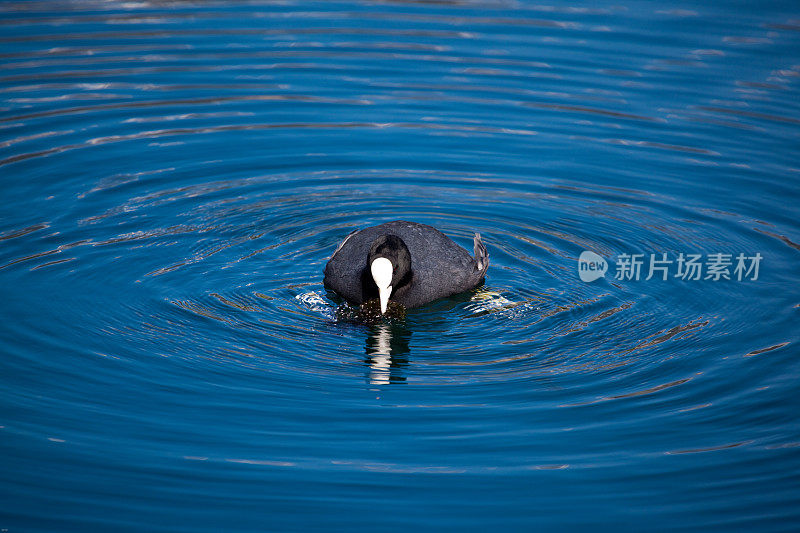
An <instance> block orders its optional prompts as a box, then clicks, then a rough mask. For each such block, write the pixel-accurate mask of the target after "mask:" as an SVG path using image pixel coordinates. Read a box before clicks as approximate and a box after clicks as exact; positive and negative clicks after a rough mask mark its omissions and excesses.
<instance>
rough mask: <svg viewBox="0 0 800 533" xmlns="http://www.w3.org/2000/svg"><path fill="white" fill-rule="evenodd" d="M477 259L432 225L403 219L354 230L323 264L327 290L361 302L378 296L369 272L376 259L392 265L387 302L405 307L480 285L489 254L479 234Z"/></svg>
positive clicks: (477, 235)
mask: <svg viewBox="0 0 800 533" xmlns="http://www.w3.org/2000/svg"><path fill="white" fill-rule="evenodd" d="M474 248H475V257H474V258H473V257H472V256H471V255H470V254H469V252H467V250H465V249H464V248H462V247H461V246H459V245H457V244H456V243H455V242H453V241H452V240H451V239H450V238H449V237H447V236H446V235H445V234H444V233H442V232H440V231H439V230H437V229H436V228H434V227H432V226H428V225H426V224H418V223H416V222H406V221H402V220H398V221H394V222H386V223H385V224H380V225H378V226H372V227H369V228H366V229H363V230H357V231H354V232H352V233H351V234H350V235H348V236H347V238H345V240H344V241H343V242H342V243H341V244H340V245H339V247H338V248H337V249H336V251H335V252H334V253H333V255H332V256H331V258H330V260H329V261H328V264H327V265H325V280H324V284H325V287H326V288H328V289H331V290H333V291H335V292H336V293H337V294H339V295H340V296H341V297H343V298H344V299H345V300H347V301H349V302H351V303H354V304H362V303H364V302H366V301H369V300H371V299H374V298H377V297H378V289H377V287H376V285H375V282H374V281H373V279H372V276H371V274H370V264H371V263H372V261H373V260H374V259H375V258H376V257H385V258H387V259H389V260H390V261H391V263H392V266H393V272H392V293H391V295H390V297H389V300H390V301H394V302H397V303H399V304H401V305H403V306H405V307H406V308H409V309H410V308H413V307H419V306H422V305H425V304H427V303H429V302H432V301H434V300H438V299H439V298H444V297H446V296H451V295H454V294H458V293H461V292H464V291H467V290H469V289H472V288H474V287H477V286H478V285H480V284H481V283H482V282H483V280H484V277H485V275H486V270H487V269H488V268H489V254H488V252H487V251H486V247H485V246H484V245H483V242H482V241H481V238H480V235H479V234H477V233H476V234H475V238H474Z"/></svg>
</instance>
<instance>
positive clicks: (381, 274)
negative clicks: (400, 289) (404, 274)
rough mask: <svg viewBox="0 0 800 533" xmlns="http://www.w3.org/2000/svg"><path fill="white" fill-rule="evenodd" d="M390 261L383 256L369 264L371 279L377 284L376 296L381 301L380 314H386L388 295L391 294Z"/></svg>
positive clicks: (391, 269)
mask: <svg viewBox="0 0 800 533" xmlns="http://www.w3.org/2000/svg"><path fill="white" fill-rule="evenodd" d="M393 270H394V269H393V268H392V262H391V261H389V260H388V259H386V258H385V257H379V258H377V259H375V260H374V261H373V262H372V264H371V265H370V271H371V272H372V279H373V280H374V281H375V285H377V286H378V297H379V298H380V302H381V314H382V315H383V314H386V308H387V307H388V306H389V295H391V294H392V271H393Z"/></svg>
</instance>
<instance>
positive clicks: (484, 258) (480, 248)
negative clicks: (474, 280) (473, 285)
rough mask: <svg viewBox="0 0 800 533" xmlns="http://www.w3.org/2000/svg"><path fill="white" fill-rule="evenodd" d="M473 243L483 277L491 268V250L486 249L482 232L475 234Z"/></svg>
mask: <svg viewBox="0 0 800 533" xmlns="http://www.w3.org/2000/svg"><path fill="white" fill-rule="evenodd" d="M473 243H474V244H475V264H476V268H477V270H478V271H479V272H480V275H481V277H483V276H484V275H486V271H487V270H488V269H489V252H488V251H487V250H486V246H485V245H484V244H483V241H482V240H481V234H480V233H476V234H475V238H474V239H473Z"/></svg>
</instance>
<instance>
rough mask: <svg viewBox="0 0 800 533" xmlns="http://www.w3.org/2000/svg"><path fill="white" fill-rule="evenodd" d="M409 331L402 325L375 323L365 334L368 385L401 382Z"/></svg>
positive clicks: (406, 361) (403, 376)
mask: <svg viewBox="0 0 800 533" xmlns="http://www.w3.org/2000/svg"><path fill="white" fill-rule="evenodd" d="M410 339H411V332H410V331H409V330H408V329H407V328H405V327H404V326H402V325H397V324H375V325H372V326H370V329H369V335H368V336H367V343H366V344H367V345H366V352H367V358H366V361H365V362H366V363H367V365H369V382H370V385H386V384H388V383H401V382H404V381H405V380H406V376H405V375H404V369H405V367H407V366H408V352H409V349H408V343H409V340H410Z"/></svg>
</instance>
